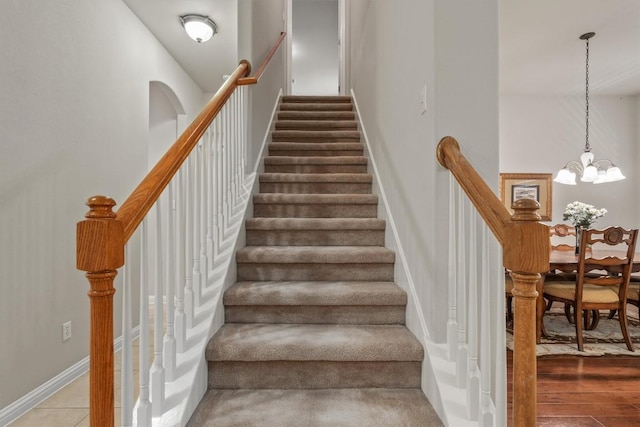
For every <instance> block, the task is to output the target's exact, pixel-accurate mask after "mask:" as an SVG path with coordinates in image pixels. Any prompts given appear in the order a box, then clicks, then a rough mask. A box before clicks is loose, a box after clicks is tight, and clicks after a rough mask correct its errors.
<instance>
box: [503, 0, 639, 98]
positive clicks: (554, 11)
mask: <svg viewBox="0 0 640 427" xmlns="http://www.w3.org/2000/svg"><path fill="white" fill-rule="evenodd" d="M588 32H595V33H596V35H595V36H594V37H593V38H592V39H591V40H590V41H589V91H590V92H591V93H593V94H600V95H635V94H640V0H526V1H518V0H500V91H501V93H503V94H561V95H575V94H579V93H584V86H585V61H586V53H585V42H584V41H583V40H580V39H579V37H580V36H581V35H582V34H584V33H588Z"/></svg>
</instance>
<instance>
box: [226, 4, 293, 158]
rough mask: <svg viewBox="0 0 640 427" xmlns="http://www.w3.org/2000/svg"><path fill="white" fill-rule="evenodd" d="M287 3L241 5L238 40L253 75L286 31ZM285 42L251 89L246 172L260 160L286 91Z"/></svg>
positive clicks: (239, 5)
mask: <svg viewBox="0 0 640 427" xmlns="http://www.w3.org/2000/svg"><path fill="white" fill-rule="evenodd" d="M285 1H286V0H242V1H240V2H239V4H238V7H239V13H238V16H239V17H240V19H239V22H238V25H239V28H238V37H239V38H240V40H241V42H240V43H239V45H240V46H241V47H242V52H241V53H242V54H243V59H248V60H249V61H250V62H251V65H252V67H253V71H252V75H253V74H254V73H255V71H256V70H257V69H258V67H259V66H260V64H261V63H262V61H263V60H264V59H265V57H266V56H267V54H268V53H269V51H270V50H271V48H272V47H273V44H274V43H275V42H276V40H277V39H278V37H280V34H281V33H282V32H283V31H286V24H285V21H284V11H285ZM286 46H287V45H286V42H284V41H283V43H282V44H281V45H280V49H279V50H278V52H277V53H276V55H274V57H273V58H272V59H271V62H270V63H269V66H268V67H267V69H266V71H265V73H264V74H263V75H262V78H261V79H260V81H259V82H258V84H256V85H252V86H249V103H250V113H249V123H250V125H249V149H248V158H247V170H252V168H253V167H254V165H255V162H256V159H257V157H258V154H259V152H258V150H259V148H260V145H261V144H262V141H263V138H264V136H265V132H266V131H267V127H268V125H269V119H270V117H271V111H272V109H273V105H274V103H275V100H276V96H277V95H278V91H279V90H280V89H283V88H284V83H285V77H284V60H285V49H286Z"/></svg>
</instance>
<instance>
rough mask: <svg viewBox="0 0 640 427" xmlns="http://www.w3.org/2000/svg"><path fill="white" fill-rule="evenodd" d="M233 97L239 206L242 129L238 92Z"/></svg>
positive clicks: (237, 201) (238, 203)
mask: <svg viewBox="0 0 640 427" xmlns="http://www.w3.org/2000/svg"><path fill="white" fill-rule="evenodd" d="M233 97H234V101H233V103H234V109H235V114H234V119H233V122H234V123H235V127H236V137H235V141H236V143H235V150H234V151H235V156H236V159H235V160H236V175H235V177H236V192H235V195H236V206H239V205H240V194H241V191H240V190H241V189H242V177H241V175H240V162H241V161H242V160H241V159H242V155H241V154H240V150H241V148H242V128H241V127H240V124H241V123H240V93H239V92H237V91H236V92H235V93H234V94H233Z"/></svg>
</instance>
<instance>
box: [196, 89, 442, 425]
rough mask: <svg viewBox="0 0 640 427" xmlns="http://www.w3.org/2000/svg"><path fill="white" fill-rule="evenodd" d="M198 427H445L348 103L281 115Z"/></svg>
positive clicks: (287, 105) (329, 101) (297, 106)
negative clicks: (408, 321) (426, 389)
mask: <svg viewBox="0 0 640 427" xmlns="http://www.w3.org/2000/svg"><path fill="white" fill-rule="evenodd" d="M268 150H269V151H268V153H269V155H268V156H267V157H266V158H265V160H264V165H265V171H264V173H262V174H261V175H260V176H259V178H258V179H259V185H260V193H259V194H257V195H256V196H255V197H254V199H253V203H254V218H251V219H249V220H247V222H246V224H245V228H246V244H247V245H246V247H245V248H243V249H241V250H239V251H238V252H237V253H236V263H237V280H238V282H237V283H236V284H234V285H233V286H232V287H231V288H229V289H228V290H227V291H226V292H225V294H224V306H225V324H224V325H223V326H222V328H221V329H220V330H219V331H218V332H217V333H216V334H215V336H214V337H213V338H212V339H211V341H210V343H209V345H208V347H207V350H206V359H207V361H208V365H209V391H208V392H207V394H206V395H205V397H204V399H203V400H202V402H201V403H200V405H199V406H198V408H197V409H196V412H195V413H194V415H193V417H192V419H191V421H190V422H189V426H191V427H196V426H216V427H230V426H234V427H235V426H247V427H251V426H256V427H257V426H264V427H286V426H305V427H306V426H308V427H325V426H326V427H328V426H331V427H335V426H345V427H347V426H348V427H352V426H380V427H400V426H402V427H409V426H415V427H418V426H441V425H442V423H441V421H440V420H439V418H438V416H437V415H436V413H435V411H434V410H433V408H432V407H431V405H430V404H429V402H428V401H427V399H426V398H425V396H424V394H423V392H422V390H421V366H422V360H423V358H424V350H423V348H422V345H421V344H420V342H419V341H418V340H417V339H416V338H415V337H414V336H413V335H412V334H411V332H410V331H409V330H408V329H407V328H406V326H405V315H406V304H407V295H406V293H405V292H404V291H403V290H402V289H401V288H400V287H399V286H398V285H396V284H395V283H394V281H393V280H394V277H393V269H394V263H395V254H394V252H393V251H391V250H389V249H387V248H385V246H384V232H385V222H384V221H383V220H381V219H378V215H377V210H378V199H377V197H376V196H375V195H373V194H371V185H372V177H371V175H370V174H368V173H367V165H368V161H367V159H366V158H365V157H363V147H362V144H361V142H360V133H359V131H358V129H357V122H356V121H355V114H354V112H353V106H352V104H351V99H350V98H349V97H308V96H305V97H301V96H297V97H293V96H285V97H283V98H282V100H281V103H280V109H279V112H278V116H277V122H276V125H275V130H274V131H273V133H272V142H271V143H270V144H269V147H268Z"/></svg>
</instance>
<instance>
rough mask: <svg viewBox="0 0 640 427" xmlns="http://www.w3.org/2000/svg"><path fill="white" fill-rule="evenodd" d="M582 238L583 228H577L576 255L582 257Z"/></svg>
mask: <svg viewBox="0 0 640 427" xmlns="http://www.w3.org/2000/svg"><path fill="white" fill-rule="evenodd" d="M581 237H582V227H580V226H576V255H580V238H581Z"/></svg>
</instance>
